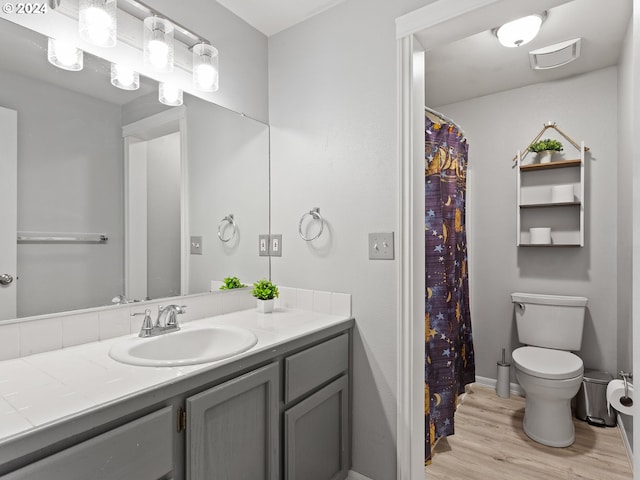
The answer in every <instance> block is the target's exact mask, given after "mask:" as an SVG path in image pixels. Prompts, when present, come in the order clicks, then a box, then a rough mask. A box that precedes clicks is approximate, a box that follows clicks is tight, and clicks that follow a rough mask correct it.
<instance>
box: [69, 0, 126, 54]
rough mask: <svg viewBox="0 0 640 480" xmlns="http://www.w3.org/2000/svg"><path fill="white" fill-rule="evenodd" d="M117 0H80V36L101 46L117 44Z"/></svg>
mask: <svg viewBox="0 0 640 480" xmlns="http://www.w3.org/2000/svg"><path fill="white" fill-rule="evenodd" d="M116 8H117V5H116V0H80V3H79V5H78V28H79V32H80V38H82V39H83V40H85V41H87V42H90V43H92V44H94V45H97V46H99V47H113V46H115V44H116V16H117V15H116Z"/></svg>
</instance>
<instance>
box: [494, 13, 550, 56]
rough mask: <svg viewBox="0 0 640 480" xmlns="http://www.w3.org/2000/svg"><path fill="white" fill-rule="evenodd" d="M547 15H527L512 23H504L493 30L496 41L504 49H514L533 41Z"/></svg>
mask: <svg viewBox="0 0 640 480" xmlns="http://www.w3.org/2000/svg"><path fill="white" fill-rule="evenodd" d="M546 17H547V13H546V12H544V13H542V14H539V15H538V14H536V15H529V16H527V17H523V18H519V19H517V20H514V21H512V22H508V23H505V24H504V25H502V26H501V27H499V28H498V29H496V30H495V35H496V36H497V37H498V41H499V42H500V43H501V44H502V45H504V46H505V47H509V48H514V47H519V46H521V45H525V44H527V43H529V42H530V41H531V40H533V39H534V38H535V37H536V35H538V32H539V31H540V27H541V26H542V22H543V21H544V20H545V19H546Z"/></svg>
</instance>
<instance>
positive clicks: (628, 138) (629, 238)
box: [617, 21, 633, 441]
mask: <svg viewBox="0 0 640 480" xmlns="http://www.w3.org/2000/svg"><path fill="white" fill-rule="evenodd" d="M632 41H633V25H632V24H631V21H630V22H629V28H628V29H627V33H626V35H625V40H624V44H623V50H622V54H621V55H620V63H619V65H618V126H619V128H618V190H617V192H618V209H617V213H618V216H617V221H618V261H617V267H618V302H617V303H618V359H617V360H618V368H617V370H618V371H619V370H624V371H626V372H631V371H633V348H632V347H633V337H632V323H631V318H632V317H631V316H632V300H633V294H632V288H631V287H632V262H631V257H632V254H631V250H632V248H633V229H632V225H633V222H632V221H631V218H632V210H633V197H632V196H633V191H632V180H633V176H632V175H630V172H632V171H633V132H632V129H631V126H632V125H633V108H632V105H633V102H632V98H633V78H632V70H631V68H632V58H631V52H632V48H633V43H632ZM622 419H623V423H624V426H625V429H626V430H627V438H629V440H630V441H632V438H633V435H632V431H633V429H632V426H633V425H632V421H631V420H632V419H631V418H630V417H628V416H622Z"/></svg>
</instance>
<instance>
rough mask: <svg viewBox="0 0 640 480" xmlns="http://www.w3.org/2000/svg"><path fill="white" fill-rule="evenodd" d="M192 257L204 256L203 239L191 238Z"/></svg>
mask: <svg viewBox="0 0 640 480" xmlns="http://www.w3.org/2000/svg"><path fill="white" fill-rule="evenodd" d="M191 255H202V237H191Z"/></svg>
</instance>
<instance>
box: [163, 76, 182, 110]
mask: <svg viewBox="0 0 640 480" xmlns="http://www.w3.org/2000/svg"><path fill="white" fill-rule="evenodd" d="M158 100H160V103H164V104H165V105H169V106H170V107H177V106H179V105H182V90H180V89H179V88H177V87H175V86H173V85H170V84H168V83H164V82H160V86H159V88H158Z"/></svg>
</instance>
